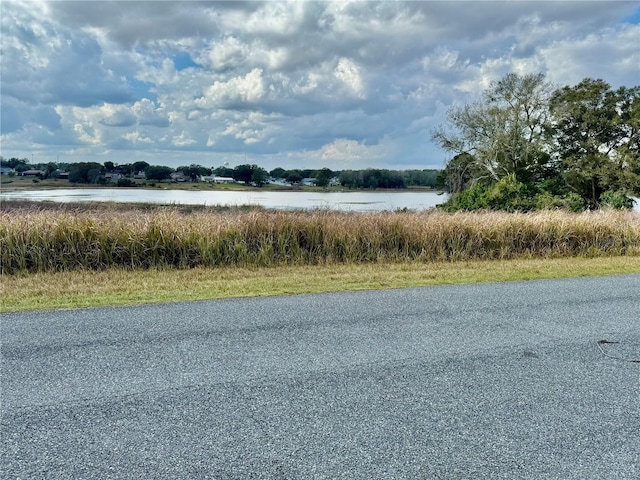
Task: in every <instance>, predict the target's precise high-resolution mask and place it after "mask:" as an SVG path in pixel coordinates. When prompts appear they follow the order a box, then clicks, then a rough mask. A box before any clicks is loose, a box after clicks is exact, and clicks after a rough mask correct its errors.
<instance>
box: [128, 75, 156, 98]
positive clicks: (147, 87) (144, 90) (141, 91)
mask: <svg viewBox="0 0 640 480" xmlns="http://www.w3.org/2000/svg"><path fill="white" fill-rule="evenodd" d="M128 83H129V88H130V89H131V96H132V97H133V98H134V99H136V100H140V99H142V98H148V99H149V100H153V101H154V102H155V101H156V100H157V99H158V96H157V95H156V94H155V93H153V92H151V88H152V87H153V83H149V82H142V81H140V80H136V79H135V78H132V79H129V82H128Z"/></svg>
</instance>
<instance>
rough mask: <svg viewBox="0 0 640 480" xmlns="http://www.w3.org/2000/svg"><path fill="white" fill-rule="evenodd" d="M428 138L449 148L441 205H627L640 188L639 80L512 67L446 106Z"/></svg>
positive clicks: (509, 207)
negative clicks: (560, 81)
mask: <svg viewBox="0 0 640 480" xmlns="http://www.w3.org/2000/svg"><path fill="white" fill-rule="evenodd" d="M432 139H433V140H434V141H435V142H436V143H438V144H439V145H440V146H441V147H442V148H444V149H445V150H447V151H449V152H451V153H452V154H454V156H453V158H452V159H451V160H450V161H449V162H448V163H447V165H446V167H445V168H444V170H443V171H442V173H441V177H440V182H441V183H442V184H443V185H444V187H445V189H446V190H447V191H448V192H450V193H451V194H452V196H451V198H450V200H449V201H448V202H447V203H446V204H445V205H444V207H443V208H445V209H448V210H477V209H497V210H507V211H515V210H519V211H527V210H534V209H542V208H564V209H568V210H573V211H580V210H584V209H597V208H601V207H606V206H609V207H616V208H630V207H632V206H633V200H632V198H631V197H633V196H638V195H640V86H635V87H632V88H627V87H620V88H618V89H615V90H614V89H613V88H612V87H611V86H610V85H609V84H608V83H606V82H605V81H603V80H594V79H591V78H585V79H584V80H582V81H581V82H580V83H578V84H577V85H574V86H565V87H562V88H556V89H554V88H553V87H552V86H551V84H550V83H549V82H548V81H547V80H546V78H545V76H544V75H543V74H530V75H522V76H521V75H517V74H514V73H511V74H508V75H506V76H505V77H503V78H502V79H501V80H499V81H497V82H494V83H493V84H491V86H490V87H489V88H488V89H487V90H485V91H484V93H483V96H482V98H481V100H479V101H477V102H474V103H471V104H467V105H464V106H458V107H453V108H452V109H450V110H449V112H448V117H447V122H446V124H445V125H443V126H441V127H440V128H438V129H437V130H436V131H434V132H433V134H432Z"/></svg>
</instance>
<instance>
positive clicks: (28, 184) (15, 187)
mask: <svg viewBox="0 0 640 480" xmlns="http://www.w3.org/2000/svg"><path fill="white" fill-rule="evenodd" d="M81 188H82V189H87V188H88V189H118V190H119V189H122V190H154V191H157V190H186V191H205V192H206V191H250V192H255V191H273V192H345V193H346V192H371V193H374V192H381V193H388V192H432V193H444V192H443V191H442V190H438V189H433V188H429V187H407V188H376V189H368V188H346V187H342V186H334V187H326V188H323V187H310V186H282V185H273V184H265V185H263V186H262V187H256V186H253V185H245V184H242V183H234V184H216V183H209V182H177V183H171V182H149V181H145V182H140V183H139V184H138V185H137V186H135V187H118V186H116V185H114V184H107V185H95V184H87V183H72V182H69V180H61V179H47V180H38V181H37V182H34V181H33V179H30V178H21V177H13V178H10V179H8V180H7V179H5V178H2V179H0V193H2V192H16V191H33V190H60V189H81Z"/></svg>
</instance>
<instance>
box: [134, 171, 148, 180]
mask: <svg viewBox="0 0 640 480" xmlns="http://www.w3.org/2000/svg"><path fill="white" fill-rule="evenodd" d="M133 178H135V179H136V180H146V179H147V175H146V174H145V173H144V172H138V173H136V174H134V175H133Z"/></svg>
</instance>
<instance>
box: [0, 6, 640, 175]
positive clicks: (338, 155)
mask: <svg viewBox="0 0 640 480" xmlns="http://www.w3.org/2000/svg"><path fill="white" fill-rule="evenodd" d="M2 9H3V14H2V18H1V22H2V32H3V35H2V50H3V61H2V64H1V69H2V71H1V72H0V73H1V74H2V89H1V91H0V95H1V97H2V98H1V99H0V100H1V105H2V106H1V113H2V124H1V131H0V134H1V137H0V139H1V140H2V144H3V152H10V154H12V155H17V156H24V153H23V152H24V150H31V149H39V150H41V151H42V152H45V151H46V152H56V151H58V150H57V149H58V146H61V147H60V148H63V147H64V150H60V151H64V152H66V155H78V157H75V159H76V160H84V159H86V158H89V157H91V156H93V158H96V159H102V160H101V161H104V160H105V159H109V157H110V155H114V156H118V155H124V153H123V151H126V152H128V153H127V155H129V156H130V159H135V158H145V159H147V160H148V159H152V160H153V161H154V162H158V163H163V162H168V163H171V162H179V161H181V160H180V159H182V157H181V155H182V154H183V153H184V151H185V150H188V151H189V152H190V153H189V154H190V156H191V155H193V158H194V159H196V158H203V159H206V162H207V163H209V162H215V161H218V160H223V159H224V161H228V160H227V159H229V158H231V159H233V158H237V159H238V161H241V162H243V161H244V160H245V155H249V156H251V159H250V160H251V161H252V162H253V163H258V164H262V163H263V162H265V165H264V166H265V167H267V166H270V167H272V168H273V167H275V166H278V165H277V164H276V165H273V164H271V165H269V164H268V163H269V162H274V163H275V162H285V163H288V164H289V166H292V165H295V164H296V162H299V163H300V165H298V166H301V167H302V166H304V167H309V168H314V167H322V166H324V165H323V164H324V162H327V163H330V162H333V166H334V167H335V166H339V165H340V162H345V161H348V162H351V163H349V165H361V166H362V167H366V166H368V165H367V164H366V163H367V162H371V164H372V165H373V164H374V163H375V164H376V165H377V166H379V167H381V166H385V165H386V166H388V167H391V168H394V167H398V168H403V166H404V165H411V166H412V167H416V165H420V164H424V165H430V166H433V165H434V164H441V163H442V161H443V160H445V156H444V153H443V152H442V151H441V150H439V149H438V147H437V146H435V145H433V144H431V143H430V140H429V130H430V129H432V128H434V127H435V126H437V125H438V124H439V123H441V122H443V121H444V119H445V115H446V111H447V109H448V108H449V107H450V106H451V105H456V104H457V105H459V104H462V103H465V102H468V101H471V100H473V99H475V98H477V96H478V95H479V94H480V93H481V92H482V90H483V89H484V88H486V87H487V86H488V85H489V84H490V83H491V82H492V81H494V80H497V79H498V78H500V77H501V76H503V75H504V74H506V73H508V72H518V73H529V72H543V73H546V74H547V76H548V78H549V79H550V80H551V81H552V82H554V83H556V84H557V85H559V86H562V85H570V84H576V83H578V82H579V81H581V80H582V79H583V78H584V77H594V78H603V79H604V80H606V81H607V82H609V83H610V84H611V85H613V86H614V87H617V86H622V85H626V86H633V85H636V84H637V83H638V74H639V71H638V64H639V63H640V58H639V56H640V52H639V50H638V39H639V38H640V31H639V29H640V26H639V25H638V20H637V19H638V18H640V17H639V16H638V13H639V12H640V8H638V5H637V2H624V1H620V2H610V1H592V2H582V3H580V5H579V8H576V4H575V3H572V2H537V1H522V2H501V3H495V2H413V1H407V2H405V1H398V2H392V1H384V2H373V1H371V2H370V1H358V2H316V1H305V2H296V1H294V2H283V1H269V2H260V1H258V2H144V1H131V2H126V3H125V2H106V1H100V0H98V1H79V2H58V1H39V2H19V1H12V0H7V1H3V6H2ZM634 19H635V20H634ZM3 154H4V153H3ZM80 154H81V155H82V157H80ZM199 156H200V157H199ZM67 160H70V158H67ZM115 161H118V159H115ZM305 162H311V163H312V165H307V164H305ZM359 162H360V163H359ZM221 163H222V162H221Z"/></svg>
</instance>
